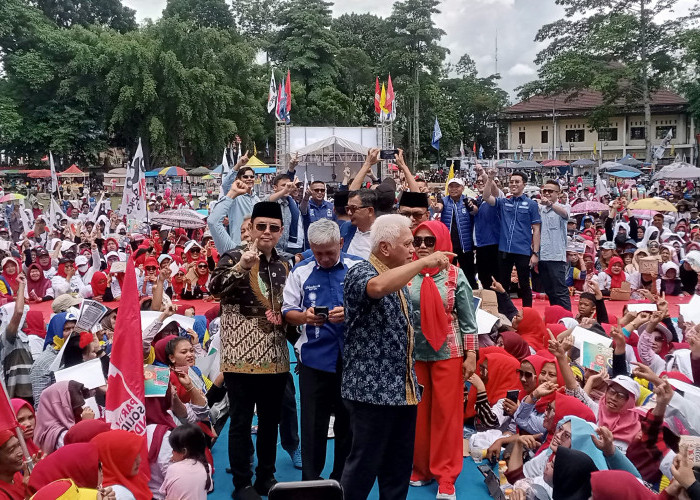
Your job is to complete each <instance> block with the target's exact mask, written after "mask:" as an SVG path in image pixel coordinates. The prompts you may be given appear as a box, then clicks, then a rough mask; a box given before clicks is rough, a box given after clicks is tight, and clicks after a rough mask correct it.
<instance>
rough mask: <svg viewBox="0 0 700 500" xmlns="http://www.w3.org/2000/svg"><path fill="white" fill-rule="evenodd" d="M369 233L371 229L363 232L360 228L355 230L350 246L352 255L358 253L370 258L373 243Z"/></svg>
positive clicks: (359, 255) (364, 257) (349, 249)
mask: <svg viewBox="0 0 700 500" xmlns="http://www.w3.org/2000/svg"><path fill="white" fill-rule="evenodd" d="M369 233H370V232H369V231H366V232H362V231H360V230H359V229H358V230H357V231H355V236H353V238H352V241H351V242H350V246H348V253H349V254H350V255H356V256H357V257H360V258H363V259H365V260H366V259H369V254H370V253H372V243H371V242H370V239H369Z"/></svg>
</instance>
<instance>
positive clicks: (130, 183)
mask: <svg viewBox="0 0 700 500" xmlns="http://www.w3.org/2000/svg"><path fill="white" fill-rule="evenodd" d="M119 213H120V215H122V216H124V215H125V216H126V218H127V222H128V220H129V219H132V220H146V172H145V171H144V166H143V148H142V147H141V139H139V145H138V147H137V148H136V154H135V155H134V159H133V160H132V161H131V164H130V165H128V166H127V168H126V178H125V179H124V194H123V195H122V205H121V209H120V210H119Z"/></svg>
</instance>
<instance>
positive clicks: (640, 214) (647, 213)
mask: <svg viewBox="0 0 700 500" xmlns="http://www.w3.org/2000/svg"><path fill="white" fill-rule="evenodd" d="M658 213H659V212H657V211H656V210H632V211H631V214H632V215H634V216H635V217H636V218H637V219H644V220H651V219H652V218H653V217H654V216H655V215H656V214H658Z"/></svg>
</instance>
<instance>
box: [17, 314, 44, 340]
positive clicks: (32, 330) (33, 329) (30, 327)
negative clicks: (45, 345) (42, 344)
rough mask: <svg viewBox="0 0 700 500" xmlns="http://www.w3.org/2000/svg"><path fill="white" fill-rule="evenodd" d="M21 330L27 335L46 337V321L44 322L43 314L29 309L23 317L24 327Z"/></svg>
mask: <svg viewBox="0 0 700 500" xmlns="http://www.w3.org/2000/svg"><path fill="white" fill-rule="evenodd" d="M22 331H24V333H26V334H27V335H36V336H37V337H41V338H42V339H43V338H46V323H44V314H43V313H42V312H41V311H36V310H31V309H30V310H29V312H27V317H26V318H25V319H24V327H23V328H22Z"/></svg>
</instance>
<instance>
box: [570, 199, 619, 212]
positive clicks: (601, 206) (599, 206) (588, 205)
mask: <svg viewBox="0 0 700 500" xmlns="http://www.w3.org/2000/svg"><path fill="white" fill-rule="evenodd" d="M609 208H610V207H608V206H607V205H606V204H605V203H600V202H599V201H584V202H583V203H577V204H576V205H574V206H573V207H571V213H572V214H587V213H590V212H602V211H603V210H608V209H609Z"/></svg>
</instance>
